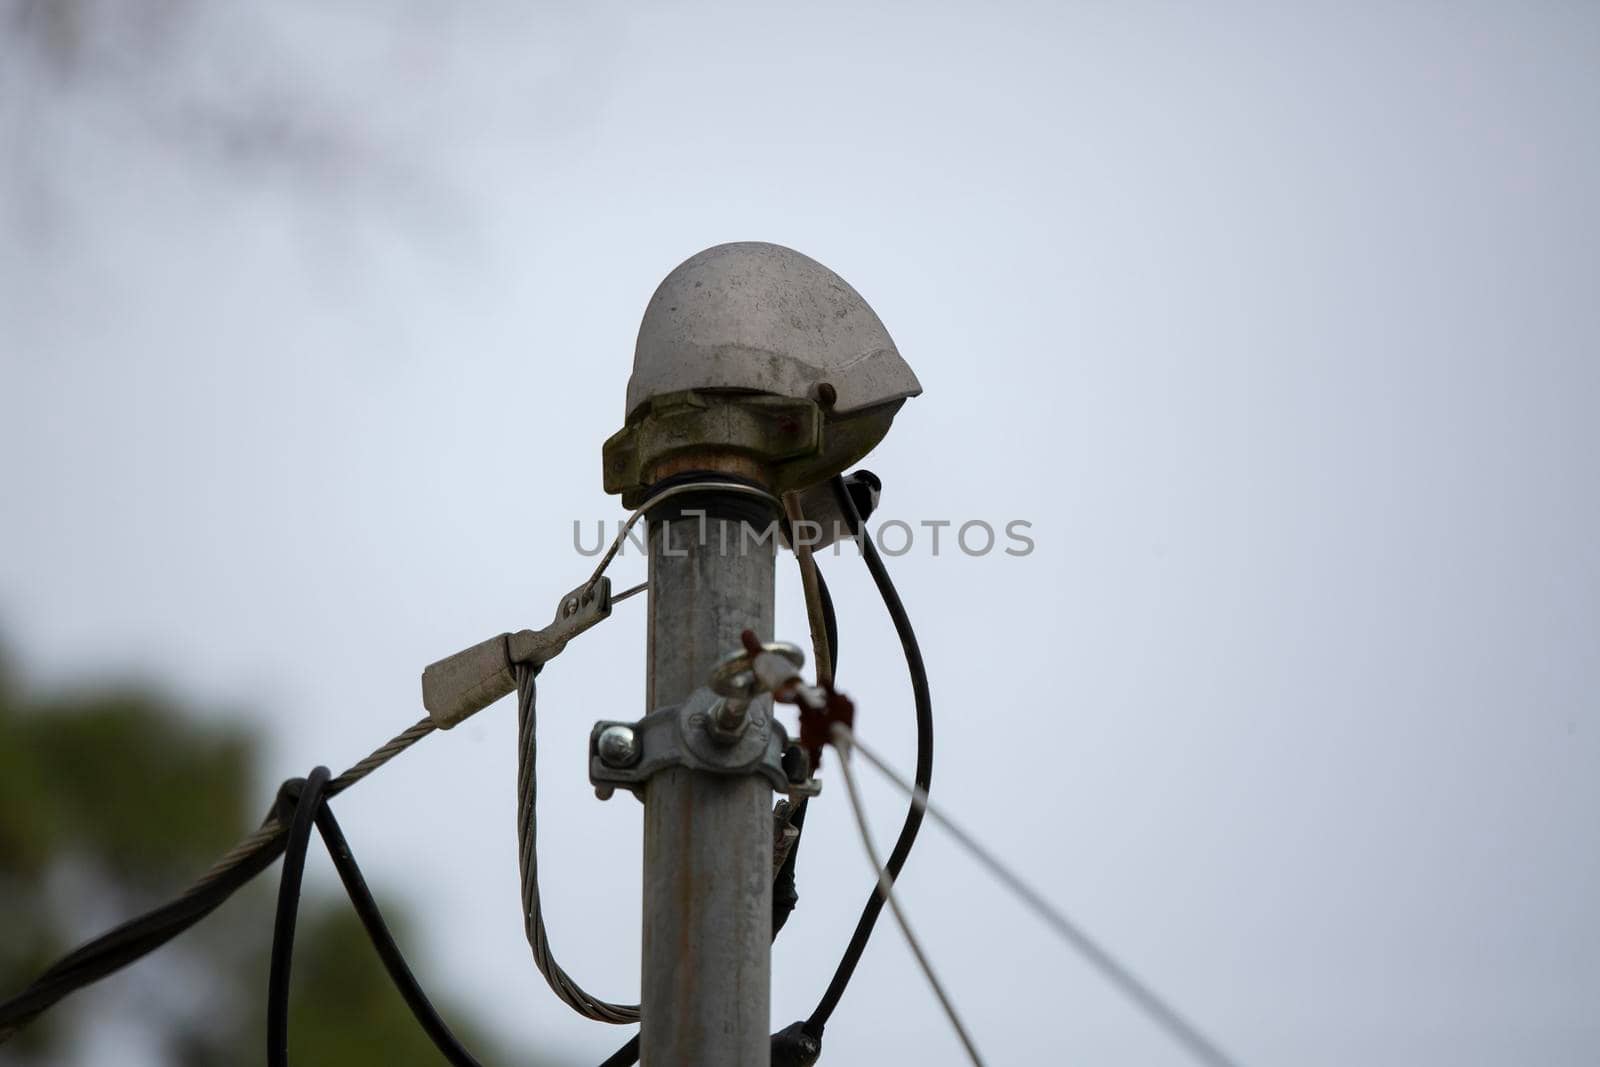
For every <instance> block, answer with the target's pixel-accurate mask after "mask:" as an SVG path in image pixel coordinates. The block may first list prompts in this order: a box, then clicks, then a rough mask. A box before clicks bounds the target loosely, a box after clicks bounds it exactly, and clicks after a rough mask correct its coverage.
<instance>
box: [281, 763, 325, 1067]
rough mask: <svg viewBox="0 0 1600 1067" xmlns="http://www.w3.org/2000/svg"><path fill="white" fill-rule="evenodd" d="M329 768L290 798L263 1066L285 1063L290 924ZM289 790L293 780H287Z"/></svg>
mask: <svg viewBox="0 0 1600 1067" xmlns="http://www.w3.org/2000/svg"><path fill="white" fill-rule="evenodd" d="M332 777H333V772H332V771H330V770H328V768H326V767H317V768H316V769H314V770H313V771H312V772H311V773H310V774H309V775H308V776H307V777H306V780H305V782H304V784H302V785H301V786H300V789H299V795H298V796H296V797H295V798H294V800H295V806H294V817H293V818H292V819H290V821H289V837H288V840H287V841H286V842H285V844H284V850H283V872H282V874H281V875H280V876H279V878H278V911H277V916H276V918H274V920H273V923H272V968H271V970H270V972H269V973H268V976H267V1067H288V1063H289V966H290V963H291V962H292V960H293V957H294V928H295V921H296V919H297V917H298V915H299V912H300V882H301V879H302V877H303V876H304V875H305V871H306V849H307V848H308V847H309V846H310V844H311V827H312V824H313V822H314V821H315V819H316V817H317V809H318V808H319V807H321V806H322V791H323V789H324V788H325V787H326V786H327V784H328V779H329V778H332ZM286 785H287V787H289V788H290V790H291V791H292V786H293V783H287V784H286Z"/></svg>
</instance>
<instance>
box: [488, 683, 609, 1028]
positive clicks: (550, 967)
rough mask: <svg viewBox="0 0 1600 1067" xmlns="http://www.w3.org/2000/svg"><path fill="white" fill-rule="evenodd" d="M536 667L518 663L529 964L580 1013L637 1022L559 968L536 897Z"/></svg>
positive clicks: (521, 848)
mask: <svg viewBox="0 0 1600 1067" xmlns="http://www.w3.org/2000/svg"><path fill="white" fill-rule="evenodd" d="M538 673H539V672H538V670H537V669H536V668H533V667H529V666H526V665H520V664H519V665H518V666H517V865H518V869H519V870H520V871H521V874H522V923H523V930H524V931H525V932H526V933H527V935H528V946H529V947H530V948H531V949H533V963H534V966H536V967H538V968H539V973H540V974H542V975H544V979H545V981H546V982H548V983H549V985H550V989H551V991H552V992H553V993H555V995H556V996H558V997H560V998H561V999H562V1001H564V1002H565V1003H566V1004H567V1005H569V1006H570V1007H571V1008H572V1009H573V1010H574V1011H576V1012H577V1013H578V1014H579V1015H582V1016H584V1017H585V1018H588V1019H594V1020H596V1021H597V1022H603V1023H634V1022H638V1021H639V1005H637V1004H613V1003H611V1002H610V1001H606V1000H601V999H600V998H599V997H597V996H595V995H594V994H592V993H590V992H589V991H588V990H586V989H584V988H583V987H582V986H581V985H579V984H578V983H577V982H576V981H574V980H573V978H572V976H571V975H569V974H567V972H566V971H564V970H562V968H561V965H560V964H559V963H557V962H556V959H555V954H554V953H553V952H551V950H550V938H549V935H547V934H546V933H545V928H544V912H543V908H542V906H541V904H540V900H539V851H538V817H537V814H536V812H535V805H536V803H537V801H538V793H539V784H538V775H537V773H536V769H535V765H534V761H535V758H536V756H537V754H538V753H537V748H536V742H535V740H534V732H535V727H536V726H537V721H536V720H537V718H538V715H537V713H536V711H535V704H536V699H535V697H536V692H535V685H534V678H535V676H536V675H537V674H538Z"/></svg>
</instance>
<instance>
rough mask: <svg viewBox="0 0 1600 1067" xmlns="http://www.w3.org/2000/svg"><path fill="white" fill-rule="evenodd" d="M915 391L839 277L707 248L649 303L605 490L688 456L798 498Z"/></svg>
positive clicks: (792, 256) (790, 257) (782, 259)
mask: <svg viewBox="0 0 1600 1067" xmlns="http://www.w3.org/2000/svg"><path fill="white" fill-rule="evenodd" d="M921 392H922V386H921V385H920V384H919V383H918V381H917V378H916V375H915V374H913V373H912V372H911V368H910V367H909V366H908V365H907V364H906V361H905V360H904V359H903V358H901V356H900V352H899V350H898V349H897V348H896V347H895V344H894V340H893V339H892V338H891V337H890V336H889V331H888V330H886V329H885V328H884V325H883V322H882V321H881V320H880V319H879V318H878V316H877V314H876V313H875V312H874V311H873V310H872V308H871V307H870V306H868V304H867V302H866V301H865V300H863V299H862V298H861V295H860V294H859V293H857V292H856V291H855V290H854V289H852V288H851V287H850V285H849V284H848V283H847V282H846V281H845V280H844V279H843V278H841V277H839V276H838V275H837V274H835V273H834V272H833V271H831V270H829V269H828V268H827V267H824V266H823V265H822V264H820V263H818V262H817V261H816V260H813V259H811V258H809V257H807V256H804V255H801V254H800V253H799V252H796V251H795V250H794V249H792V248H785V247H783V246H781V245H774V244H765V243H762V242H756V241H745V242H738V243H734V244H724V245H717V246H715V247H713V248H708V249H706V250H705V251H703V252H700V253H698V254H697V255H694V256H692V257H690V258H689V259H687V260H685V261H684V262H683V263H682V264H680V265H679V266H678V267H677V268H676V269H675V270H673V271H672V273H670V274H668V275H667V277H666V279H665V280H664V281H662V283H661V285H660V286H659V287H658V288H657V289H656V291H655V294H654V295H653V296H652V297H651V298H650V304H649V306H648V307H647V308H646V310H645V314H644V320H643V322H641V323H640V326H639V338H638V343H637V345H636V347H635V350H634V360H633V375H632V376H631V377H630V378H629V379H628V396H627V410H626V424H625V426H624V428H623V430H622V431H621V432H620V433H618V434H617V435H615V436H613V437H612V439H611V440H610V441H608V442H607V443H606V450H605V451H606V455H605V474H606V489H607V491H608V492H620V493H622V494H623V502H624V503H625V504H627V503H628V502H629V500H630V498H634V499H636V498H638V497H639V496H640V490H641V488H642V487H643V486H645V485H648V484H649V483H650V482H651V481H654V480H656V478H657V477H659V476H661V474H662V472H663V471H664V470H665V469H666V468H670V467H674V466H676V467H678V468H679V469H681V468H682V464H683V463H685V462H689V463H693V462H694V461H695V460H694V457H695V456H698V455H700V454H706V455H711V456H717V455H719V454H722V455H726V456H730V457H742V458H743V461H744V462H743V468H744V469H747V470H748V469H749V468H751V467H754V468H756V469H759V470H761V471H762V472H763V473H765V474H766V475H768V477H767V478H766V479H764V480H767V481H770V482H771V484H772V487H773V488H774V489H775V490H787V489H802V488H805V487H807V486H809V485H813V484H815V483H816V482H819V481H821V480H822V479H824V478H827V477H829V476H831V475H833V474H835V473H837V472H838V471H841V470H843V469H844V468H845V467H847V466H849V465H850V464H852V463H855V462H856V461H857V460H859V459H861V458H862V457H863V456H865V455H866V454H867V452H869V451H870V450H871V449H872V448H873V447H874V446H876V445H877V443H878V441H880V440H881V439H882V438H883V436H884V434H885V433H887V432H888V429H889V425H890V422H891V421H892V420H893V418H894V414H895V412H896V411H898V410H899V407H900V405H901V404H902V403H904V402H905V400H906V399H907V398H908V397H912V396H916V395H918V394H919V393H921ZM686 453H687V454H689V456H688V457H687V458H686V457H685V454H686ZM739 466H740V465H739V464H738V463H735V464H734V467H739ZM725 469H731V468H725Z"/></svg>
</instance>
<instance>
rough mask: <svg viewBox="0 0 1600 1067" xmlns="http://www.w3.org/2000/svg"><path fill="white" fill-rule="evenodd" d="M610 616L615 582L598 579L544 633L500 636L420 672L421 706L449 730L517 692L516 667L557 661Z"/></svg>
mask: <svg viewBox="0 0 1600 1067" xmlns="http://www.w3.org/2000/svg"><path fill="white" fill-rule="evenodd" d="M610 614H611V579H610V578H605V577H598V578H595V579H592V580H591V581H588V582H585V583H583V584H582V585H580V586H579V587H578V588H576V589H574V590H572V591H571V592H570V593H567V594H566V595H565V596H563V597H562V598H561V601H560V603H559V604H557V605H556V617H555V621H554V622H552V623H551V624H550V625H549V626H546V627H545V628H544V629H542V630H519V631H517V632H516V633H505V634H500V635H498V636H496V637H491V638H489V640H487V641H482V642H479V643H478V644H476V645H473V646H472V647H471V648H468V649H463V650H462V651H460V652H457V653H456V654H455V655H453V656H446V657H445V658H444V659H442V660H439V661H438V662H437V663H431V664H429V665H428V666H427V667H426V668H424V670H423V672H422V706H423V707H425V708H427V709H428V715H429V716H431V717H432V719H433V721H434V724H435V725H436V726H438V727H439V729H441V730H448V729H450V727H452V726H454V725H455V724H456V723H458V722H460V721H461V720H462V719H465V718H466V717H467V716H469V715H473V714H475V713H477V712H479V711H482V710H483V709H484V708H486V707H488V706H489V705H490V704H493V703H494V702H495V701H496V700H499V699H500V698H501V697H503V696H505V695H506V694H507V693H509V692H511V691H512V690H513V689H515V688H516V687H517V680H516V671H515V668H516V667H517V666H518V665H519V664H522V665H529V666H534V667H537V666H540V665H542V664H544V663H545V662H546V661H547V660H551V659H554V658H555V657H556V656H558V655H559V654H560V653H561V650H562V649H564V648H566V647H567V642H568V641H570V640H572V639H573V638H574V637H577V636H578V635H579V634H581V633H583V632H584V631H585V630H587V629H589V627H591V626H593V625H594V624H595V623H597V622H600V621H601V620H602V619H605V618H607V617H609V616H610Z"/></svg>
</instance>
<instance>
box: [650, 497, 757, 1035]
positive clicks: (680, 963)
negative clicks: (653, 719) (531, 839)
mask: <svg viewBox="0 0 1600 1067" xmlns="http://www.w3.org/2000/svg"><path fill="white" fill-rule="evenodd" d="M723 503H726V501H725V500H719V498H718V497H717V496H715V495H707V496H705V497H699V496H697V497H695V498H693V500H692V502H688V503H686V504H685V506H687V507H689V508H690V509H691V511H696V510H701V509H703V510H704V512H705V513H706V517H705V519H704V520H703V521H702V520H701V519H700V518H699V517H698V516H695V515H691V516H689V517H683V518H679V519H678V520H677V521H675V522H674V521H670V520H669V521H666V522H656V523H652V524H651V530H650V542H649V544H650V621H649V651H648V653H647V657H648V665H649V676H648V680H647V689H648V697H647V700H646V709H645V710H646V711H647V712H648V711H653V710H655V709H657V708H661V707H666V706H668V705H671V704H678V703H681V702H682V701H684V700H685V699H686V698H687V697H688V696H689V694H690V693H691V692H693V691H694V690H695V689H697V688H699V687H702V686H704V685H705V684H706V679H707V678H708V677H709V676H710V673H711V668H712V666H713V665H714V664H715V663H716V662H717V660H719V659H721V658H722V657H723V656H725V655H727V654H728V653H730V652H735V651H737V650H738V649H739V648H740V642H739V634H740V632H741V631H743V630H745V629H750V630H754V631H755V632H756V633H757V634H758V635H759V636H761V638H762V639H763V640H767V639H770V638H771V636H772V625H773V608H772V601H773V568H774V554H775V550H776V549H775V545H774V544H773V541H772V539H771V538H770V537H768V538H767V539H766V540H765V541H764V542H759V543H757V542H756V539H755V538H753V537H750V536H748V535H746V534H745V532H744V531H745V528H746V527H745V524H744V522H743V521H742V520H741V519H739V518H736V517H735V518H729V517H724V514H725V509H724V508H723V507H722V506H721V505H722V504H723ZM739 503H740V504H744V507H743V508H742V509H740V510H743V511H746V512H747V511H748V510H749V508H748V505H747V504H745V502H744V499H741V500H740V501H739ZM673 510H674V511H677V510H678V509H677V508H674V509H673ZM763 532H764V531H763ZM702 534H703V535H704V536H702ZM770 700H771V698H770V697H761V698H759V702H758V703H755V704H753V705H752V708H751V711H752V713H754V712H756V711H757V709H765V710H764V712H763V713H764V714H769V715H770ZM772 836H773V826H772V787H771V786H770V785H769V784H768V783H767V781H766V780H765V779H763V778H761V777H759V776H758V775H754V774H751V775H743V776H733V777H729V776H720V775H711V774H707V773H704V772H701V771H692V770H689V769H687V768H683V767H676V768H672V769H669V770H665V771H662V772H661V773H658V774H656V775H655V776H654V777H652V778H651V779H650V783H649V786H648V789H647V791H646V793H645V815H644V965H643V981H642V988H641V1000H640V1004H641V1013H642V1021H641V1030H640V1057H641V1062H642V1063H643V1064H644V1065H645V1067H674V1065H678V1064H696V1065H704V1067H766V1065H767V1063H768V1062H769V1058H770V1037H769V1034H770V1032H771V1031H770V1026H769V1022H770V1020H769V1015H770V1013H771V1009H770V992H771V986H772V976H771V962H772V954H771V941H772V936H771V935H772Z"/></svg>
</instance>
